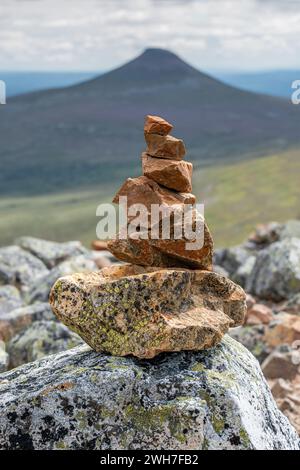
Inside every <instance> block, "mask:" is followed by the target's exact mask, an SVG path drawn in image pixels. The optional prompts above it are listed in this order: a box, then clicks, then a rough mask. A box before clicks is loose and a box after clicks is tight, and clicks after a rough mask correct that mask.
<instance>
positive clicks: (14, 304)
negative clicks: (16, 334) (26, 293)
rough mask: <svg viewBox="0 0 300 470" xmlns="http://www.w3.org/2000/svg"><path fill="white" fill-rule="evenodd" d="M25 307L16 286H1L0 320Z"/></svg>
mask: <svg viewBox="0 0 300 470" xmlns="http://www.w3.org/2000/svg"><path fill="white" fill-rule="evenodd" d="M22 305H23V300H22V297H21V294H20V291H19V290H18V289H17V288H16V287H15V286H10V285H4V286H0V318H1V315H3V314H5V313H8V312H11V311H12V310H15V309H16V308H19V307H21V306H22Z"/></svg>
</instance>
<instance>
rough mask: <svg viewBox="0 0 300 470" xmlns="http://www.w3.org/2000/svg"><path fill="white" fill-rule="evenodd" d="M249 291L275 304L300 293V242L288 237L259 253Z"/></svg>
mask: <svg viewBox="0 0 300 470" xmlns="http://www.w3.org/2000/svg"><path fill="white" fill-rule="evenodd" d="M246 290H247V292H250V293H252V294H254V295H257V296H258V297H260V298H263V299H267V300H268V299H270V300H274V301H275V302H278V301H281V300H285V299H288V298H289V297H292V296H293V295H295V294H297V293H299V291H300V239H298V238H286V239H284V240H282V241H279V242H276V243H272V244H271V245H270V246H269V247H268V248H265V249H264V250H262V251H261V252H259V254H258V256H257V258H256V262H255V265H254V267H253V269H252V272H251V274H250V276H249V277H248V280H247V283H246Z"/></svg>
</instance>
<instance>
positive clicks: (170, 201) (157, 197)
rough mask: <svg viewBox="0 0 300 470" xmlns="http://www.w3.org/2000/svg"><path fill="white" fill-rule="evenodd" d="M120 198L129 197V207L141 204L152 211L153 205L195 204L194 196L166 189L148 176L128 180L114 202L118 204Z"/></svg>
mask: <svg viewBox="0 0 300 470" xmlns="http://www.w3.org/2000/svg"><path fill="white" fill-rule="evenodd" d="M120 196H127V205H128V207H129V206H131V205H133V204H136V203H139V204H144V206H145V207H147V209H148V210H149V211H150V209H151V204H159V205H168V206H172V205H174V204H195V202H196V198H195V196H194V195H193V194H189V193H178V192H175V191H172V190H170V189H167V188H164V187H162V186H160V185H159V184H157V183H156V182H155V181H153V180H152V179H150V178H147V177H146V176H139V177H138V178H128V179H127V180H126V181H125V183H124V184H123V185H122V187H121V188H120V189H119V191H118V192H117V194H116V195H115V197H114V199H113V202H114V203H116V204H118V203H119V200H120Z"/></svg>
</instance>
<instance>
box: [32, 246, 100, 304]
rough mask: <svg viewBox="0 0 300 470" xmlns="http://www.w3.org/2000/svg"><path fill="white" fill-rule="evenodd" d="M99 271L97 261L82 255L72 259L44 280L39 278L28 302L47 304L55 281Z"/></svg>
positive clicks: (49, 273) (60, 265) (44, 277)
mask: <svg viewBox="0 0 300 470" xmlns="http://www.w3.org/2000/svg"><path fill="white" fill-rule="evenodd" d="M97 270H98V267H97V265H96V263H95V261H94V260H92V259H90V258H89V257H87V256H84V255H80V256H75V257H74V258H70V259H68V260H66V261H64V262H63V263H61V264H59V265H58V266H55V268H53V269H51V271H49V272H48V273H46V274H45V276H43V277H42V278H39V279H38V280H37V282H35V283H34V284H33V285H32V287H31V289H30V292H29V293H28V296H27V302H28V303H32V302H37V301H38V302H47V301H48V297H49V293H50V290H51V287H52V286H53V284H54V283H55V281H56V280H57V279H58V278H60V277H62V276H67V275H68V274H72V273H77V272H79V273H81V272H89V271H97Z"/></svg>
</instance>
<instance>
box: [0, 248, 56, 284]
mask: <svg viewBox="0 0 300 470" xmlns="http://www.w3.org/2000/svg"><path fill="white" fill-rule="evenodd" d="M47 273H48V269H47V267H46V265H45V264H44V263H43V262H42V261H41V260H40V259H38V258H36V257H35V256H33V255H32V254H31V253H28V252H27V251H25V250H23V249H22V248H20V247H19V246H15V245H12V246H7V247H4V248H0V284H2V285H3V284H13V285H15V286H17V287H20V288H21V289H22V290H24V291H26V290H27V289H28V288H29V286H30V285H31V284H32V283H33V282H35V280H37V279H38V278H39V277H41V276H43V275H45V274H47Z"/></svg>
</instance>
